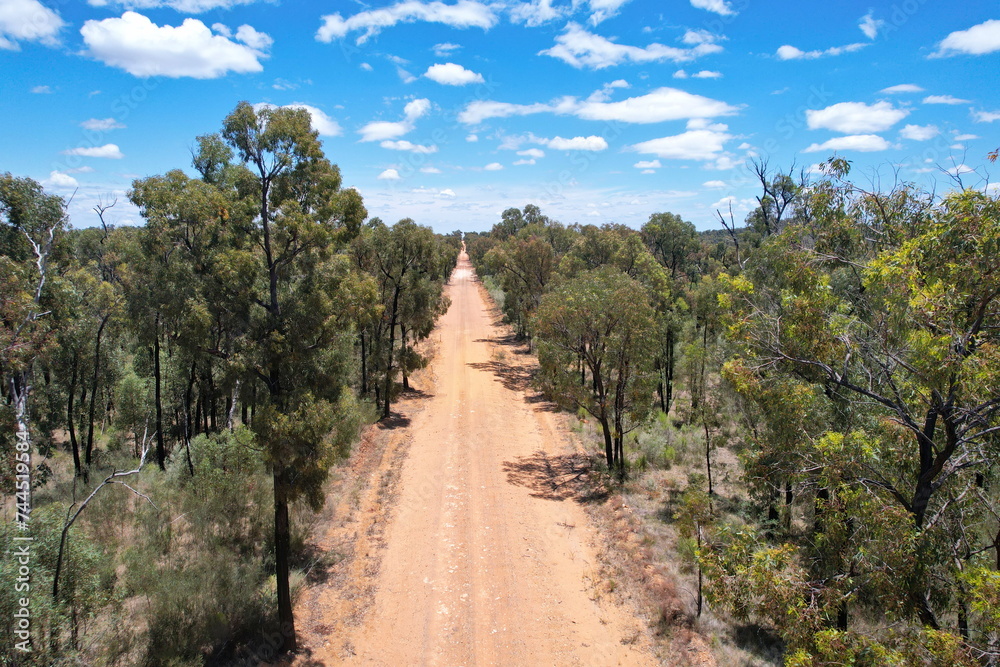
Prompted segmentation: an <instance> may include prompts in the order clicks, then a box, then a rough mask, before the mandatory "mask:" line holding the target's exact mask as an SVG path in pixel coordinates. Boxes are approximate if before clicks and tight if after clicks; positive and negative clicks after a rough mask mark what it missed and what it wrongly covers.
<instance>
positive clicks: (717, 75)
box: [691, 69, 722, 79]
mask: <svg viewBox="0 0 1000 667" xmlns="http://www.w3.org/2000/svg"><path fill="white" fill-rule="evenodd" d="M691 76H692V78H695V79H721V78H722V72H716V71H713V70H709V69H703V70H701V71H700V72H695V73H694V74H692V75H691Z"/></svg>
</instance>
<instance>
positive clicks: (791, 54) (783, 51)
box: [777, 43, 868, 60]
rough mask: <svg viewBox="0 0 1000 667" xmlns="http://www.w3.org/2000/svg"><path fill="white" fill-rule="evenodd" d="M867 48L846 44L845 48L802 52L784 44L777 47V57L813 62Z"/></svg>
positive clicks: (836, 47) (862, 45)
mask: <svg viewBox="0 0 1000 667" xmlns="http://www.w3.org/2000/svg"><path fill="white" fill-rule="evenodd" d="M866 46H868V45H867V44H861V43H856V44H848V45H847V46H831V47H830V48H829V49H825V50H822V51H803V50H802V49H799V48H797V47H794V46H791V45H790V44H785V45H784V46H779V47H778V51H777V56H778V58H779V59H780V60H815V59H816V58H823V57H826V56H839V55H841V54H843V53H852V52H854V51H858V50H860V49H863V48H865V47H866Z"/></svg>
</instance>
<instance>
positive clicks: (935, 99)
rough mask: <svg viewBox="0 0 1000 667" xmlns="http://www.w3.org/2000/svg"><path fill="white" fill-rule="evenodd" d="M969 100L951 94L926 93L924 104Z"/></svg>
mask: <svg viewBox="0 0 1000 667" xmlns="http://www.w3.org/2000/svg"><path fill="white" fill-rule="evenodd" d="M968 103H969V100H963V99H960V98H958V97H954V96H952V95H928V96H927V97H925V98H924V104H968Z"/></svg>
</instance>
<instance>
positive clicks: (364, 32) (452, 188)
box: [0, 0, 1000, 232]
mask: <svg viewBox="0 0 1000 667" xmlns="http://www.w3.org/2000/svg"><path fill="white" fill-rule="evenodd" d="M0 73H2V75H0V114H2V117H3V119H4V122H3V123H2V125H0V170H3V171H11V172H13V173H14V174H16V175H22V176H31V177H32V178H35V179H37V180H39V181H41V182H43V183H44V184H45V185H46V187H47V188H49V189H50V190H51V191H53V192H56V193H59V194H61V195H64V196H67V197H68V196H70V195H71V194H73V193H74V192H75V193H76V194H75V196H74V198H73V201H72V204H71V207H70V212H71V216H72V222H73V224H74V225H75V226H90V225H94V224H97V218H96V216H95V215H94V213H93V212H92V208H93V206H94V205H95V204H96V203H98V202H99V201H108V200H109V199H111V200H113V199H115V198H117V199H118V200H119V204H118V205H117V206H116V207H115V208H114V209H113V210H112V213H111V215H110V217H111V218H112V219H113V220H114V221H117V222H119V223H121V224H128V223H132V222H139V220H138V216H137V214H136V212H135V211H134V209H131V208H130V207H129V206H128V205H127V201H126V200H127V197H126V194H125V193H126V192H127V190H128V188H129V185H130V183H131V181H132V179H134V178H137V177H143V176H148V175H153V174H158V173H162V172H165V171H167V170H169V169H172V168H178V167H181V168H184V169H186V170H188V171H189V172H190V171H191V169H190V159H191V153H190V151H191V147H192V145H193V143H194V139H195V137H196V136H197V135H199V134H205V133H209V132H214V131H216V130H217V129H218V128H219V126H220V124H221V121H222V118H223V117H224V116H225V115H226V114H227V113H228V112H229V111H230V110H231V109H232V108H233V107H234V106H235V105H236V103H237V102H238V101H240V100H247V101H249V102H251V103H254V104H274V105H291V104H298V105H305V106H306V107H307V108H308V109H309V110H310V112H311V113H312V114H313V119H314V127H316V128H317V129H318V130H320V132H321V135H322V139H323V143H324V147H325V150H326V153H327V156H328V157H329V158H330V159H331V160H332V161H334V162H336V163H337V164H339V165H340V168H341V171H342V173H343V176H344V184H345V185H346V186H351V187H356V188H357V189H358V190H359V191H360V192H361V193H362V194H363V195H364V198H365V204H366V206H367V208H368V211H369V214H370V215H372V216H379V217H381V218H382V219H383V220H386V221H387V222H394V221H395V220H398V219H399V218H402V217H412V218H414V219H415V220H417V222H419V223H421V224H427V225H431V226H433V227H434V228H435V229H436V230H438V231H442V232H445V231H450V230H452V229H464V230H469V231H474V230H485V229H489V228H490V227H491V226H492V225H493V223H494V222H496V221H497V220H498V219H499V214H500V212H501V211H502V210H503V209H505V208H507V207H509V206H518V207H521V206H523V205H525V204H527V203H535V204H538V205H539V206H540V207H541V208H542V210H543V212H544V213H546V214H548V215H550V216H551V217H554V218H556V219H558V220H561V221H562V222H565V223H573V222H580V223H595V224H600V223H605V222H620V223H625V224H628V225H631V226H634V227H638V226H639V225H641V224H642V223H643V222H644V221H645V220H647V219H648V217H649V215H650V214H651V213H655V212H660V211H671V212H674V213H679V214H681V215H682V216H683V217H684V218H686V219H688V220H691V221H692V222H694V223H695V225H696V226H697V227H698V228H699V229H709V228H714V227H718V226H719V225H718V223H717V222H716V221H715V211H716V210H717V209H722V210H725V211H728V209H729V206H730V205H732V207H733V210H734V212H735V215H736V217H737V219H738V220H741V219H742V218H743V217H744V216H745V215H746V213H747V212H749V210H751V208H752V207H753V206H754V205H755V202H754V201H753V197H754V195H755V194H756V192H757V190H756V188H755V187H754V184H753V181H752V179H751V177H750V174H749V172H748V170H747V169H746V167H745V165H746V162H747V160H748V159H751V158H754V157H763V158H766V159H767V160H768V161H769V162H770V164H771V165H772V166H775V167H779V168H785V169H787V168H788V167H790V166H791V165H792V164H793V163H794V164H795V165H797V168H801V169H807V170H808V169H810V168H812V167H813V166H814V165H816V164H817V163H819V162H821V161H822V160H824V159H826V158H827V157H829V156H830V155H832V154H834V153H835V152H836V153H837V154H839V155H842V156H844V157H846V158H848V159H849V160H851V161H852V162H853V163H854V170H855V171H854V174H855V175H856V176H857V177H859V178H860V179H861V181H862V182H866V181H867V180H868V179H881V183H882V184H883V185H885V184H886V183H891V182H892V181H893V179H895V178H899V179H902V180H913V181H917V182H919V183H921V184H925V185H927V186H929V187H934V188H936V190H937V191H939V192H941V191H944V190H947V189H949V188H951V187H953V183H952V181H951V176H950V175H949V172H951V174H958V175H960V176H961V178H962V180H963V182H964V184H965V185H966V186H974V187H981V188H991V189H993V190H994V191H995V188H994V185H993V180H994V179H996V178H997V176H996V174H998V173H1000V166H997V165H991V164H989V163H988V162H987V161H986V157H985V156H986V154H987V153H988V152H989V151H990V150H993V149H995V148H997V146H1000V132H998V129H1000V90H998V85H997V84H998V83H1000V5H998V4H997V3H996V2H979V1H971V2H943V1H942V0H894V1H893V2H881V3H858V2H851V1H849V0H848V1H842V2H821V3H814V2H801V1H798V0H796V1H794V2H792V1H784V0H782V1H772V2H761V1H760V0H757V1H754V0H673V1H671V2H662V1H661V2H648V1H644V0H532V1H531V2H526V1H523V0H495V1H488V0H482V1H480V0H457V1H456V0H441V1H428V0H404V1H402V2H385V1H382V0H376V1H375V2H373V3H371V4H366V3H363V2H360V1H359V2H347V1H342V0H334V1H331V2H325V3H304V2H289V1H287V0H285V1H281V0H271V1H267V0H124V1H116V0H89V2H78V1H75V0H74V1H70V0H60V1H56V2H51V1H45V2H39V0H0ZM991 167H992V168H993V172H994V175H993V176H992V177H991V174H990V168H991Z"/></svg>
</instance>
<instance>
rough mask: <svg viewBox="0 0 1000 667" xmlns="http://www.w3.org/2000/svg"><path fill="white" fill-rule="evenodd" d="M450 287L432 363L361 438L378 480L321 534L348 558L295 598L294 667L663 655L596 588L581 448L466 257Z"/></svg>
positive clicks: (350, 498) (648, 660) (598, 661)
mask: <svg viewBox="0 0 1000 667" xmlns="http://www.w3.org/2000/svg"><path fill="white" fill-rule="evenodd" d="M447 293H448V296H449V297H450V298H451V302H452V303H451V308H450V309H449V311H448V313H447V314H446V315H444V317H443V318H442V319H441V321H440V323H439V325H438V329H437V330H435V332H434V334H433V336H432V338H433V341H434V343H435V345H436V347H437V350H436V353H435V357H434V360H433V362H432V364H431V367H430V369H428V370H429V372H427V373H425V374H424V375H423V376H418V377H417V378H415V380H414V382H415V384H416V389H417V391H415V392H413V393H412V394H411V395H410V396H409V397H408V398H407V399H406V400H404V401H403V402H401V403H400V405H399V410H400V414H399V415H398V416H397V417H395V418H394V419H393V420H390V422H389V423H388V424H383V425H382V427H381V430H380V432H379V433H376V434H375V435H373V436H371V438H373V439H374V440H375V441H372V442H368V443H366V446H367V448H368V449H367V450H364V451H362V452H361V456H360V457H359V458H358V460H357V463H355V464H354V465H355V467H356V468H357V470H356V472H357V474H359V475H362V474H363V475H365V476H366V479H369V480H370V481H369V482H368V483H366V484H363V485H360V486H357V487H356V488H355V490H354V492H353V493H349V494H345V497H343V498H341V499H340V500H338V503H339V505H338V506H337V508H336V510H335V514H340V515H345V514H346V515H349V519H346V520H341V521H335V522H334V523H333V524H332V525H331V527H330V529H329V532H328V534H327V535H326V536H325V537H324V538H323V539H322V540H321V541H320V548H321V549H333V548H339V549H340V550H341V551H349V552H350V553H349V554H346V555H345V557H344V559H343V563H342V565H341V566H340V567H335V568H333V570H332V572H331V576H330V580H329V581H328V582H327V583H325V584H320V585H316V586H313V587H312V588H310V589H309V590H308V591H307V592H306V594H304V595H303V597H302V599H301V600H300V602H299V605H298V609H297V618H299V619H300V621H299V625H300V634H301V637H302V644H303V646H304V647H305V650H304V652H303V654H302V656H300V659H299V660H298V661H297V664H300V665H334V664H364V665H392V666H397V665H646V664H655V660H654V658H653V657H652V655H653V653H652V648H651V644H650V642H649V638H648V633H647V630H646V629H645V628H644V624H643V623H642V622H641V621H640V620H639V618H637V616H636V615H635V613H634V610H631V609H627V608H623V607H619V606H616V603H615V602H614V600H613V599H612V598H611V597H610V596H607V595H602V594H600V593H599V590H600V586H599V585H598V584H599V582H598V581H597V580H598V572H599V563H598V562H597V557H596V555H595V553H596V552H595V549H594V545H595V543H596V540H595V538H596V535H595V534H594V529H593V527H592V526H591V523H590V521H589V520H588V518H587V515H586V513H585V511H584V509H583V508H582V507H581V505H580V504H579V502H578V500H579V499H578V498H575V497H574V494H573V493H571V492H570V491H569V489H571V488H572V487H573V486H574V485H573V481H574V479H576V478H579V477H580V476H581V475H582V474H584V472H585V470H586V462H585V460H584V457H582V456H581V455H580V454H579V453H578V452H577V451H576V450H575V449H574V447H573V445H572V444H571V443H570V442H569V441H568V439H567V438H566V437H565V430H564V429H565V423H564V418H563V417H562V416H560V415H558V414H556V413H555V412H554V410H553V408H552V406H551V405H549V404H547V403H545V402H544V401H543V400H541V398H540V397H539V396H538V395H537V394H535V392H533V391H531V390H530V388H529V387H528V386H527V379H528V368H530V360H528V359H527V358H525V357H521V358H517V357H514V355H515V354H516V352H515V349H516V348H515V347H514V346H511V345H510V344H509V341H506V343H507V344H505V339H504V337H505V336H506V335H507V333H508V332H507V331H505V330H504V329H502V328H500V327H498V326H495V324H494V322H493V318H492V317H491V314H490V312H489V310H488V308H487V306H486V304H485V303H484V300H483V297H482V296H481V293H480V290H479V286H478V281H477V280H476V278H475V274H474V272H473V270H472V267H471V264H470V263H469V260H468V257H467V256H466V255H465V254H464V253H463V254H462V256H461V258H460V260H459V265H458V268H457V269H456V271H455V273H454V274H453V276H452V280H451V282H450V284H449V285H448V287H447ZM421 390H422V391H421ZM368 452H370V453H368ZM337 545H339V547H338V546H337Z"/></svg>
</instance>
